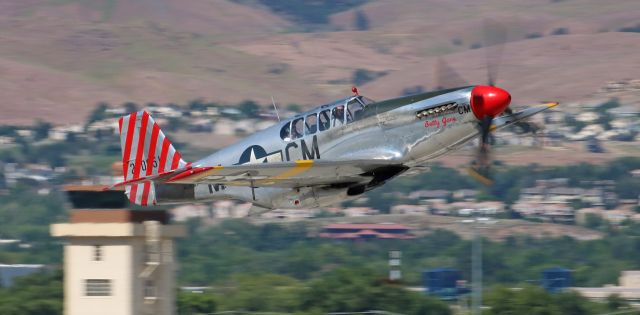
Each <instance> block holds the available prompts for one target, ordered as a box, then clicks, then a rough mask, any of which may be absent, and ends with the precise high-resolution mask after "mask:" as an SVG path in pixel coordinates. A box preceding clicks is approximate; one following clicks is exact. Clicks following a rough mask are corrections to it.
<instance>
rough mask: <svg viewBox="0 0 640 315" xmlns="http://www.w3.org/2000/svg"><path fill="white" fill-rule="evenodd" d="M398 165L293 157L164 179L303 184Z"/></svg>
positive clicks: (354, 177)
mask: <svg viewBox="0 0 640 315" xmlns="http://www.w3.org/2000/svg"><path fill="white" fill-rule="evenodd" d="M392 165H398V163H397V162H395V161H386V160H349V161H329V160H297V161H291V162H274V163H260V164H244V165H231V166H200V167H193V168H192V169H190V170H187V171H184V172H181V173H179V174H177V175H175V176H173V177H172V178H169V179H168V180H166V181H165V182H166V183H180V184H208V183H209V184H224V185H228V186H252V187H303V186H318V185H328V184H341V183H360V182H367V181H370V180H371V178H372V176H373V175H372V174H371V173H369V174H367V173H368V172H372V171H374V170H376V169H379V168H381V167H385V166H392Z"/></svg>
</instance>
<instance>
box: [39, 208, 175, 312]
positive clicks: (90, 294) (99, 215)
mask: <svg viewBox="0 0 640 315" xmlns="http://www.w3.org/2000/svg"><path fill="white" fill-rule="evenodd" d="M167 223H168V215H167V213H166V212H165V211H151V210H144V211H132V210H74V211H73V212H72V213H71V220H70V223H59V224H53V225H51V234H52V235H53V236H56V237H63V238H65V239H66V244H65V246H64V293H65V294H64V313H65V314H66V315H85V314H92V315H103V314H104V315H107V314H109V315H111V314H119V315H133V314H136V315H137V314H158V315H172V314H175V313H176V306H175V283H174V282H175V280H174V278H175V263H174V258H173V257H174V249H173V239H174V238H176V237H181V236H184V235H185V228H184V226H180V225H169V224H167Z"/></svg>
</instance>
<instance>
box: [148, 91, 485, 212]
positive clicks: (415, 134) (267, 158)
mask: <svg viewBox="0 0 640 315" xmlns="http://www.w3.org/2000/svg"><path fill="white" fill-rule="evenodd" d="M472 89H473V87H464V88H460V89H452V90H447V91H440V92H433V93H426V94H421V95H417V96H416V97H415V98H412V97H411V96H408V97H403V98H399V99H394V100H389V101H383V102H377V103H372V104H368V105H366V106H365V109H364V111H363V113H362V114H363V115H362V118H361V119H355V121H352V122H349V123H346V124H343V125H340V122H337V123H336V124H335V125H334V121H333V120H332V121H331V122H330V123H331V126H330V127H329V128H328V129H326V130H322V131H321V130H320V129H321V128H319V125H320V123H319V122H316V123H317V127H316V130H315V132H313V133H311V132H308V130H306V131H307V132H306V134H305V135H303V136H300V137H293V136H292V137H283V136H282V134H283V130H285V129H286V127H285V126H286V125H287V124H290V128H293V126H291V124H292V122H295V121H296V120H297V119H299V118H301V117H302V118H307V117H309V115H312V116H311V117H313V115H314V114H316V113H320V114H321V113H322V112H325V113H326V111H327V110H329V112H330V113H331V111H333V109H334V108H336V107H337V106H345V107H346V106H347V103H349V102H351V101H353V100H354V98H355V96H354V97H350V98H347V99H344V100H340V101H337V102H334V103H332V104H328V105H323V106H321V107H318V108H316V109H314V110H311V111H308V112H305V113H301V114H299V115H296V116H295V117H292V118H290V119H286V120H283V121H281V122H279V123H277V124H275V125H273V126H271V127H269V128H267V129H265V130H262V131H259V132H256V133H255V134H253V135H251V136H249V137H247V138H245V139H243V140H241V141H239V142H237V143H235V144H233V145H231V146H229V147H226V148H224V149H221V150H220V151H217V152H216V153H213V154H211V155H209V156H207V157H205V158H203V159H201V160H199V161H196V162H194V163H193V165H195V166H215V165H233V164H247V163H268V162H273V161H294V160H302V159H327V160H333V161H339V160H345V161H346V160H358V159H368V160H370V159H381V160H393V161H397V162H398V164H402V165H404V166H406V167H407V168H412V167H415V166H420V165H424V164H425V162H427V161H429V160H432V159H435V158H437V157H439V156H441V155H443V154H446V153H447V152H449V151H452V150H455V149H458V148H460V147H461V146H462V145H463V144H465V143H466V142H468V141H469V140H471V139H473V138H474V137H476V136H477V135H478V120H477V119H476V117H475V116H474V114H473V112H472V111H471V108H470V94H471V90H472ZM442 104H455V105H456V107H455V108H454V109H453V110H449V111H447V112H443V113H439V114H433V115H429V116H427V117H422V118H419V117H417V116H416V113H417V112H419V111H421V110H423V109H425V108H432V107H437V106H440V105H442ZM320 114H316V115H315V117H316V120H318V119H319V118H318V117H319V116H318V115H320ZM347 115H348V113H347ZM354 116H355V115H354ZM309 120H313V119H312V118H309ZM345 121H346V119H345ZM291 138H293V139H291ZM190 190H193V198H194V199H195V200H216V199H239V200H243V201H247V202H251V203H254V204H256V205H258V206H261V207H264V208H270V209H273V208H298V207H322V206H328V205H331V204H336V203H339V202H341V201H344V200H347V199H349V198H354V197H356V196H349V195H347V188H345V187H300V188H293V189H291V188H276V187H258V188H255V189H254V190H253V191H252V188H250V187H230V186H221V185H218V186H216V185H208V184H196V185H195V186H193V187H192V188H191V189H190ZM189 194H191V192H189ZM159 198H160V199H162V196H161V195H159ZM160 199H159V201H161V200H160ZM294 201H295V203H294Z"/></svg>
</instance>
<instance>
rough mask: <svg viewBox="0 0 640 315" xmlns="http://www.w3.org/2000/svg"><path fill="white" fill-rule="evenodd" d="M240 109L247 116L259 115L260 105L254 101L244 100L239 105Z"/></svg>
mask: <svg viewBox="0 0 640 315" xmlns="http://www.w3.org/2000/svg"><path fill="white" fill-rule="evenodd" d="M238 109H239V110H240V111H241V112H242V113H243V114H244V115H245V116H247V117H257V116H258V111H259V110H260V106H258V104H257V103H256V102H254V101H244V102H242V103H240V105H238Z"/></svg>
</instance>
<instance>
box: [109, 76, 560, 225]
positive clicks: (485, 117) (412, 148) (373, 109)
mask: <svg viewBox="0 0 640 315" xmlns="http://www.w3.org/2000/svg"><path fill="white" fill-rule="evenodd" d="M352 91H353V95H352V96H349V97H346V98H343V99H339V100H336V101H334V102H331V103H328V104H325V105H322V106H319V107H317V108H314V109H312V110H309V111H306V112H304V113H300V114H297V115H295V116H293V117H291V118H288V119H284V120H282V121H280V122H278V123H276V124H275V125H273V126H271V127H269V128H266V129H264V130H262V131H259V132H256V133H254V134H253V135H250V136H249V137H247V138H245V139H243V140H241V141H239V142H237V143H235V144H233V145H231V146H228V147H226V148H223V149H221V150H219V151H217V152H215V153H213V154H211V155H209V156H206V157H204V158H202V159H200V160H197V161H194V162H186V161H184V160H183V159H182V155H181V154H180V152H179V151H178V150H176V149H175V148H174V146H173V144H172V143H171V142H170V141H169V139H168V138H167V137H166V136H165V135H164V133H163V132H162V131H161V130H160V127H159V126H158V124H157V123H156V122H155V121H154V119H153V118H152V117H151V116H150V115H149V113H148V112H146V111H139V112H134V113H131V114H129V115H127V116H124V117H121V118H120V119H119V128H120V139H121V147H122V156H123V157H122V165H123V174H124V181H123V182H120V183H118V184H116V185H114V186H112V187H111V188H115V187H121V186H126V189H125V193H126V194H127V196H128V199H129V200H130V201H131V202H132V203H135V204H136V205H141V206H151V205H157V204H166V203H182V202H198V201H211V200H220V199H236V200H241V201H245V202H250V203H252V204H253V205H254V208H253V210H252V212H254V213H262V212H266V211H269V210H272V209H276V208H287V209H292V208H293V209H295V208H316V207H326V206H330V205H335V204H337V203H340V202H343V201H345V200H349V199H354V198H358V197H359V196H360V195H362V194H363V193H365V192H367V191H370V190H372V189H374V188H377V187H380V186H382V185H383V184H384V183H386V182H387V181H389V180H391V179H392V178H394V177H396V176H398V175H401V174H406V173H420V172H422V171H424V170H425V165H427V163H429V162H430V161H432V160H434V159H436V158H438V157H440V156H442V155H444V154H447V153H449V152H451V151H453V150H456V149H458V148H460V147H462V146H463V145H465V144H466V143H467V142H469V141H471V140H472V139H474V138H476V137H480V140H481V141H480V155H479V156H480V158H479V161H478V165H477V167H476V168H475V170H476V171H474V172H472V174H473V175H474V176H475V177H477V178H478V179H479V180H481V181H485V182H487V183H489V182H490V179H488V178H486V177H485V176H483V175H484V174H482V171H481V170H482V169H486V167H487V166H488V165H487V161H486V160H487V154H488V141H489V140H488V136H489V133H490V132H492V131H495V130H499V129H502V128H505V127H508V126H511V125H514V124H522V123H523V121H524V119H526V118H529V117H531V116H533V115H535V114H537V113H540V112H542V111H544V110H546V109H549V108H552V107H554V106H556V105H558V103H555V102H554V103H545V104H542V105H539V106H534V107H530V108H526V109H524V110H521V111H518V112H513V111H512V110H511V109H510V108H509V105H510V103H511V95H510V94H509V92H507V91H506V90H504V89H502V88H499V87H497V86H493V85H475V86H463V87H457V88H450V89H444V90H438V91H432V92H426V93H420V94H415V95H409V96H403V97H399V98H393V99H388V100H384V101H378V102H376V101H373V100H371V99H369V98H367V97H365V96H362V95H359V93H358V90H357V89H356V88H355V87H354V88H353V90H352ZM194 141H210V140H209V139H194ZM483 160H484V161H483Z"/></svg>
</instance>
